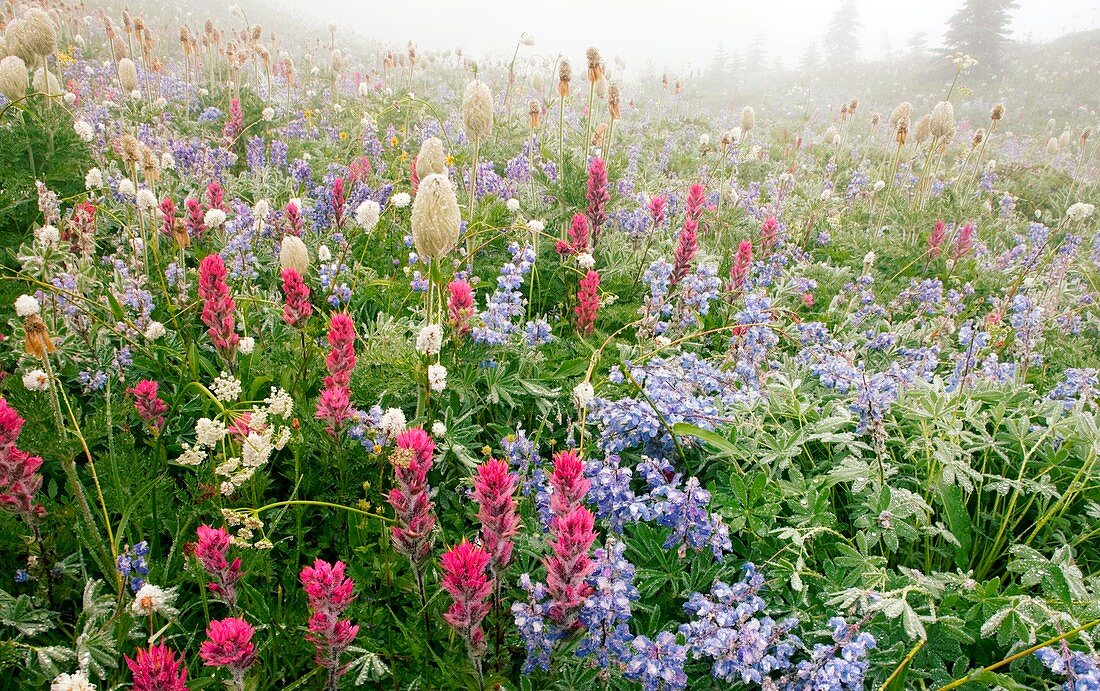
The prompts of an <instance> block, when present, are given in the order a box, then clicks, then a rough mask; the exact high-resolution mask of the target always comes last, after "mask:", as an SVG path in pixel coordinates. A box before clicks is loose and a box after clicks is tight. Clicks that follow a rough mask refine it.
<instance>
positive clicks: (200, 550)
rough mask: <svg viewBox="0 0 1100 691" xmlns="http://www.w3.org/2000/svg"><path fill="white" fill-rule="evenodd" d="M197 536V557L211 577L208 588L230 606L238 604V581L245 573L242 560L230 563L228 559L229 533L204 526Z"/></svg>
mask: <svg viewBox="0 0 1100 691" xmlns="http://www.w3.org/2000/svg"><path fill="white" fill-rule="evenodd" d="M197 534H198V542H196V543H195V557H196V558H197V559H198V560H199V563H200V564H201V565H202V568H203V570H205V571H206V574H207V576H209V577H210V582H209V583H207V587H208V588H209V589H210V592H212V593H214V594H215V595H217V596H218V597H220V598H221V599H223V600H225V601H226V603H228V604H229V605H230V606H232V605H234V604H236V602H237V581H239V580H241V576H242V575H243V573H242V572H241V560H240V559H234V560H233V561H232V562H230V561H229V560H228V559H227V558H226V555H227V554H228V553H229V532H228V531H226V530H225V528H211V527H210V526H208V525H205V524H203V525H200V526H199V528H198V531H197Z"/></svg>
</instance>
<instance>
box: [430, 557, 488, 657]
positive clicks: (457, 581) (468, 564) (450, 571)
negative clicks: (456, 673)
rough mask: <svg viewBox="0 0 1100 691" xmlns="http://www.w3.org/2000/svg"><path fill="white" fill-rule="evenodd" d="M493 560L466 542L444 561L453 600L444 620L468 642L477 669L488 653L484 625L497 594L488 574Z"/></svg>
mask: <svg viewBox="0 0 1100 691" xmlns="http://www.w3.org/2000/svg"><path fill="white" fill-rule="evenodd" d="M490 561H491V558H490V556H489V554H488V553H487V552H485V551H484V550H482V549H480V548H479V547H475V546H474V545H471V544H470V543H469V542H467V541H465V540H463V541H462V542H461V543H459V544H458V545H457V546H456V547H455V548H454V549H452V550H450V551H449V552H445V553H444V554H443V557H442V558H441V559H440V562H441V564H442V567H443V582H442V585H443V589H444V590H446V591H447V592H448V593H449V594H450V596H451V600H452V602H451V606H450V607H449V608H448V609H447V612H446V613H445V614H444V615H443V619H444V620H446V622H447V623H448V624H450V625H451V626H453V627H454V628H455V630H456V631H458V634H459V635H460V636H462V639H463V640H465V641H466V646H467V649H468V650H469V652H470V657H471V658H472V659H473V661H474V665H475V666H477V665H478V658H479V657H480V656H481V654H482V653H483V652H485V633H484V631H482V630H481V622H482V620H483V619H485V615H487V614H488V613H489V595H490V594H491V593H492V592H493V580H492V579H491V578H488V576H487V575H486V573H485V570H486V567H487V566H488V565H489V562H490Z"/></svg>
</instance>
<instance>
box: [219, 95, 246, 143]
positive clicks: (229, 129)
mask: <svg viewBox="0 0 1100 691" xmlns="http://www.w3.org/2000/svg"><path fill="white" fill-rule="evenodd" d="M243 130H244V111H242V110H241V101H240V99H237V98H234V99H232V100H230V101H229V119H227V120H226V121H225V127H224V128H223V129H222V134H223V135H224V136H225V142H226V144H227V145H232V144H233V140H235V139H236V138H237V137H238V136H239V135H240V134H241V132H242V131H243Z"/></svg>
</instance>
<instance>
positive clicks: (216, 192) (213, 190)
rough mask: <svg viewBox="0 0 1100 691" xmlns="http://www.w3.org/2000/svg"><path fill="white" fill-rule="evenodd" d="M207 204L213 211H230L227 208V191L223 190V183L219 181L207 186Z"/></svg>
mask: <svg viewBox="0 0 1100 691" xmlns="http://www.w3.org/2000/svg"><path fill="white" fill-rule="evenodd" d="M206 202H207V205H208V206H209V208H211V209H217V210H218V211H226V212H228V211H229V209H227V208H226V206H225V190H223V189H222V186H221V183H220V182H218V181H217V180H214V181H213V182H211V183H210V184H209V185H207V186H206Z"/></svg>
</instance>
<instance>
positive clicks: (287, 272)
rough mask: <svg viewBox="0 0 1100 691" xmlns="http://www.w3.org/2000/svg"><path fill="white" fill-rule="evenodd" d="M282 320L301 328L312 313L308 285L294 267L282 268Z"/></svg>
mask: <svg viewBox="0 0 1100 691" xmlns="http://www.w3.org/2000/svg"><path fill="white" fill-rule="evenodd" d="M282 277H283V296H284V299H285V301H284V303H283V322H284V323H285V324H287V325H288V326H293V327H295V328H299V329H300V328H303V327H304V326H305V325H306V322H307V321H309V317H310V315H312V314H313V305H311V304H309V286H307V285H306V284H305V281H303V280H302V276H301V275H300V274H299V273H298V272H297V271H295V270H294V269H283V274H282Z"/></svg>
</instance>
